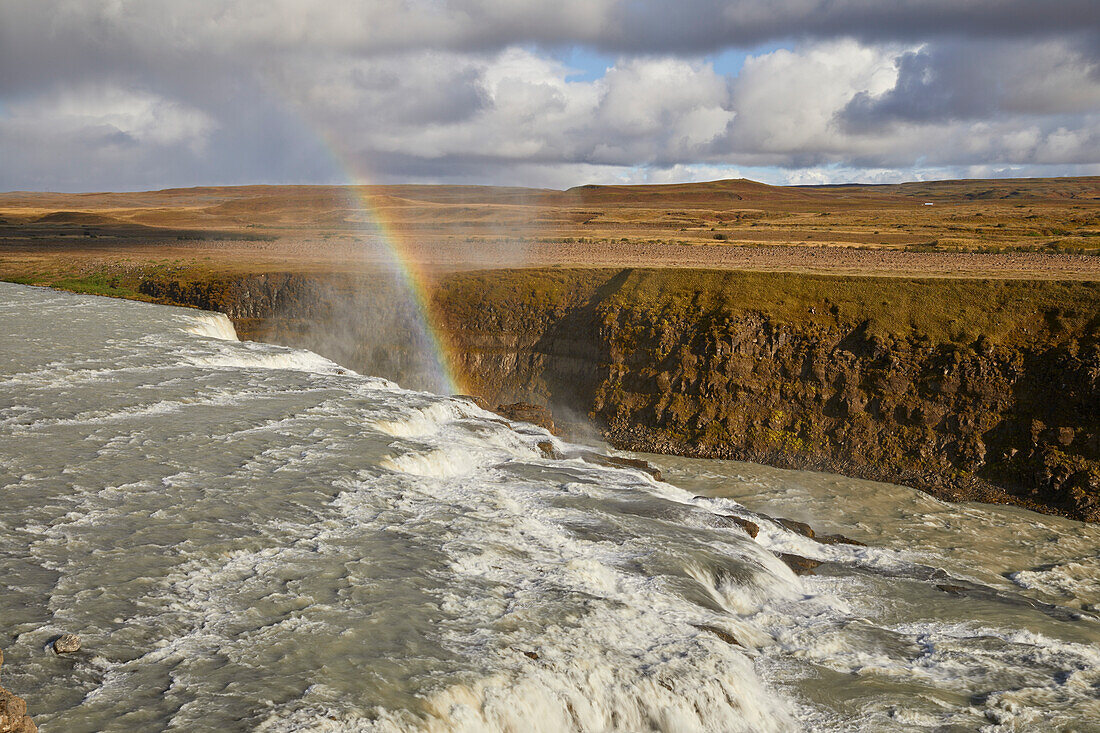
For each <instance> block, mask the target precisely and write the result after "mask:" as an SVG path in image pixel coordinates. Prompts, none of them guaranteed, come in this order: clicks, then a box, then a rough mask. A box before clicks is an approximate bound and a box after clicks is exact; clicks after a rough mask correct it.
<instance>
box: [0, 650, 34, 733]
mask: <svg viewBox="0 0 1100 733" xmlns="http://www.w3.org/2000/svg"><path fill="white" fill-rule="evenodd" d="M3 663H4V653H3V652H2V651H0V665H2V664H3ZM0 733H38V726H36V725H35V724H34V721H32V720H31V719H30V716H29V715H27V703H26V701H24V700H23V698H21V697H19V696H18V695H14V694H12V693H11V692H9V691H8V690H5V689H4V688H3V687H0Z"/></svg>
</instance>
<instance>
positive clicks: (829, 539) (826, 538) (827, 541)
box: [814, 534, 867, 547]
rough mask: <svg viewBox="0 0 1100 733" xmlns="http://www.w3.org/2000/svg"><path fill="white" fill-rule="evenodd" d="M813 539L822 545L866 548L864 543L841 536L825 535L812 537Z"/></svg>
mask: <svg viewBox="0 0 1100 733" xmlns="http://www.w3.org/2000/svg"><path fill="white" fill-rule="evenodd" d="M814 539H815V540H817V541H818V542H820V543H821V544H823V545H855V546H856V547H866V546H867V543H866V542H860V541H859V540H853V539H852V538H851V537H845V536H844V535H842V534H825V535H821V536H819V537H814Z"/></svg>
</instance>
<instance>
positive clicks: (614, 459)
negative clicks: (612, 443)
mask: <svg viewBox="0 0 1100 733" xmlns="http://www.w3.org/2000/svg"><path fill="white" fill-rule="evenodd" d="M580 457H581V458H583V459H584V460H586V461H588V462H589V463H595V464H596V465H598V466H610V467H613V468H633V469H634V470H636V471H643V472H645V473H648V474H649V475H650V476H652V477H653V478H654V480H656V481H663V480H664V477H663V475H662V474H661V469H659V468H657V467H656V466H654V465H653V464H652V463H649V462H647V461H643V460H642V459H640V458H623V457H622V456H605V455H604V454H603V453H597V452H595V451H590V450H586V451H581V453H580Z"/></svg>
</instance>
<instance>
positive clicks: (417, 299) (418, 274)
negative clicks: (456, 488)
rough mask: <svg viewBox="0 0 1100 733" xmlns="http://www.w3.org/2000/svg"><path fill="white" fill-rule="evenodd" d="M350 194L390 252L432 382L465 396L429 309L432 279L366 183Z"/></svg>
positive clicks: (449, 351)
mask: <svg viewBox="0 0 1100 733" xmlns="http://www.w3.org/2000/svg"><path fill="white" fill-rule="evenodd" d="M349 191H350V192H351V194H352V197H353V199H354V200H355V203H356V204H357V205H358V206H359V207H360V208H361V209H362V211H363V212H364V213H366V214H367V215H368V216H369V217H370V219H371V221H372V222H373V224H374V227H375V231H376V233H377V235H378V237H379V239H380V240H381V242H382V243H383V244H384V245H385V250H386V251H387V252H388V253H389V255H390V259H391V263H392V264H393V266H394V268H395V270H396V271H397V273H398V274H399V275H400V278H401V281H402V283H403V285H404V286H405V289H406V291H407V292H408V294H409V297H410V298H411V300H412V302H413V304H414V305H415V306H416V312H417V316H418V319H417V320H418V324H417V325H418V326H419V327H420V329H421V331H422V335H423V336H424V337H425V341H426V342H427V344H428V345H429V347H430V351H431V353H430V354H429V355H428V356H429V357H430V363H431V366H432V367H433V374H432V376H433V378H434V381H435V382H436V383H437V384H439V385H441V387H442V388H443V389H445V390H446V391H447V394H460V393H464V392H465V391H466V390H464V389H463V388H462V387H461V383H460V380H459V379H458V377H457V376H456V375H455V373H454V370H453V369H452V368H451V364H452V363H453V359H452V354H453V353H454V352H453V350H452V349H451V346H450V341H449V339H448V337H447V335H446V331H445V330H444V329H443V328H442V323H441V320H440V317H439V314H438V313H437V312H436V310H435V308H433V306H432V300H431V292H430V290H429V288H428V285H429V283H430V282H431V278H430V277H429V275H428V273H427V271H426V270H425V268H424V267H423V266H422V265H421V264H420V263H419V262H417V260H416V258H414V257H413V256H412V254H411V253H412V248H411V247H410V244H411V243H410V242H409V241H408V240H407V238H406V236H405V235H404V234H402V233H401V231H400V229H399V228H398V227H396V226H395V225H394V223H393V222H392V221H390V220H389V219H387V217H386V215H385V210H384V209H383V208H382V207H380V206H378V205H377V204H376V203H375V202H374V197H373V196H372V195H371V193H370V190H369V184H367V183H364V182H362V181H355V182H353V183H351V184H350V186H349Z"/></svg>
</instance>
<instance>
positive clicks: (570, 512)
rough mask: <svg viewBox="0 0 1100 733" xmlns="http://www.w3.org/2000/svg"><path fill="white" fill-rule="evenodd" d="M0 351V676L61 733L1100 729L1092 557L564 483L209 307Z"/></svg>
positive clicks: (138, 316)
mask: <svg viewBox="0 0 1100 733" xmlns="http://www.w3.org/2000/svg"><path fill="white" fill-rule="evenodd" d="M0 339H2V341H0V487H3V488H2V489H0V491H2V493H0V578H2V579H3V588H2V590H0V633H2V636H0V646H2V647H3V648H4V651H5V654H6V658H7V664H6V666H5V668H4V678H3V679H4V684H5V686H7V687H8V688H10V689H12V690H13V691H15V692H16V693H18V694H21V695H23V696H25V697H26V698H27V699H28V702H29V704H30V708H31V712H32V713H33V714H34V716H35V719H36V721H37V722H38V723H39V725H40V727H41V728H42V730H43V731H46V732H61V731H65V732H70V731H73V732H79V731H137V730H141V731H154V730H180V731H184V730H186V731H192V730H218V731H230V730H262V731H292V730H320V731H345V730H383V731H390V730H439V731H444V730H448V731H449V730H460V731H474V730H505V731H516V732H521V731H560V730H583V731H604V730H623V731H641V730H667V731H693V730H709V731H786V730H800V729H809V730H918V729H925V730H937V731H942V730H959V731H963V730H975V729H979V728H983V727H984V728H985V729H987V730H1029V729H1034V728H1035V727H1037V726H1040V725H1041V726H1042V729H1044V730H1079V731H1087V730H1100V651H1098V649H1100V645H1098V642H1100V623H1098V621H1097V616H1096V611H1097V610H1098V609H1097V604H1100V587H1098V586H1100V582H1098V575H1100V560H1098V551H1100V530H1098V529H1097V528H1096V527H1090V526H1086V525H1083V524H1080V523H1075V522H1070V521H1066V520H1060V519H1056V518H1051V517H1045V516H1040V515H1036V514H1031V513H1028V512H1025V511H1020V510H1016V509H1011V508H1000V507H984V506H976V505H948V504H944V503H941V502H938V501H936V500H934V499H932V498H929V497H927V496H924V495H921V494H918V493H916V492H913V491H911V490H909V489H905V488H902V487H896V486H887V485H883V484H873V483H868V482H861V481H854V480H850V479H845V478H842V477H838V476H829V475H823V474H808V473H798V472H783V471H776V470H772V469H766V468H762V467H759V466H751V465H747V464H738V463H728V462H715V461H689V460H679V459H667V458H659V459H658V458H654V459H653V460H655V461H657V462H659V463H661V464H662V466H663V467H665V468H666V473H667V477H668V478H669V480H670V481H671V483H661V482H657V481H654V480H652V479H651V478H650V477H649V476H648V475H646V474H645V473H642V472H639V471H633V470H627V469H622V468H608V467H602V466H598V465H593V464H591V463H587V462H585V461H584V460H582V459H581V458H579V457H572V458H571V457H569V456H570V455H571V454H572V455H576V450H575V449H573V448H572V447H571V446H569V445H566V444H562V443H560V442H558V441H556V440H555V441H553V442H554V445H555V447H556V450H557V451H559V452H560V453H561V454H563V455H564V456H565V457H564V458H562V457H557V458H551V457H547V456H546V455H545V453H544V451H543V450H542V449H541V448H540V447H539V445H538V444H539V443H540V442H544V441H547V440H551V438H550V437H549V436H548V435H547V434H546V433H544V432H543V431H541V430H539V429H537V428H534V427H530V426H521V425H509V424H507V423H505V422H504V421H502V420H500V419H499V418H496V417H495V416H493V415H491V414H489V413H486V412H483V411H481V410H480V409H478V408H477V407H475V406H473V405H472V404H470V403H468V402H465V401H462V400H458V399H451V398H445V397H439V396H435V395H431V394H427V393H420V392H410V391H406V390H402V389H400V388H398V387H397V386H395V385H394V384H392V383H390V382H386V381H384V380H380V379H375V378H371V377H366V376H360V375H357V374H354V373H352V372H349V371H346V370H344V369H341V368H340V367H338V366H337V365H336V364H333V363H331V362H328V361H326V360H324V359H322V358H320V357H318V356H316V355H314V354H311V353H309V352H303V351H294V350H291V349H286V348H281V347H277V346H271V345H265V344H254V343H240V342H237V341H236V340H235V338H234V336H233V333H232V327H231V326H230V324H229V323H228V321H227V320H226V319H225V318H224V317H222V316H216V315H213V314H202V313H200V312H197V311H188V310H184V309H175V308H166V307H159V306H149V305H144V304H139V303H130V302H124V301H116V300H108V299H102V298H95V297H88V296H75V295H68V294H61V293H54V292H50V291H45V290H40V289H35V288H26V287H22V286H15V285H0ZM677 487H680V488H677ZM760 513H767V514H769V515H772V516H784V517H791V518H795V519H805V520H809V521H811V522H812V523H813V524H814V526H815V527H816V528H817V529H818V530H819V531H840V532H843V533H844V534H846V535H848V536H850V537H852V538H854V539H857V540H861V541H863V542H866V543H867V544H868V546H867V547H858V546H851V545H825V544H819V543H817V542H815V541H814V540H811V539H808V538H806V537H802V536H800V535H797V534H794V533H791V532H789V531H787V530H786V529H784V528H783V527H781V526H780V525H778V524H776V523H774V522H771V521H769V520H768V519H766V518H764V517H763V516H762V515H761V514H760ZM721 515H740V516H743V517H748V518H750V519H752V520H753V521H755V522H757V523H758V524H759V525H760V534H759V536H758V537H757V538H756V539H755V540H754V539H751V538H750V537H749V536H748V535H747V534H746V533H745V532H744V531H743V530H741V529H740V528H739V527H737V526H736V525H735V524H732V523H731V522H730V521H729V520H726V519H723V517H722V516H721ZM775 552H790V553H796V554H798V555H802V556H805V557H810V558H815V559H818V560H823V561H826V562H825V564H824V565H822V566H821V567H820V568H819V569H818V575H816V576H807V577H796V576H795V575H794V574H793V573H792V572H791V570H790V569H789V568H788V567H787V566H786V565H785V564H784V563H783V562H782V561H781V560H780V559H779V558H778V557H776V555H775ZM63 632H74V633H77V634H79V635H80V636H81V637H82V639H83V644H84V647H83V650H82V651H81V652H79V653H77V654H75V655H66V656H58V655H54V654H53V653H52V652H51V651H49V650H48V644H49V641H50V640H51V639H53V638H54V637H55V636H56V635H58V634H60V633H63ZM716 632H717V633H716ZM731 635H732V638H735V639H736V640H737V642H738V643H737V644H731V643H729V642H730V640H731Z"/></svg>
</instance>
